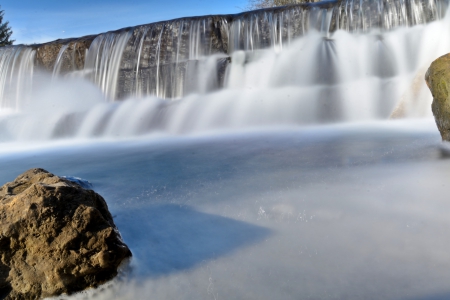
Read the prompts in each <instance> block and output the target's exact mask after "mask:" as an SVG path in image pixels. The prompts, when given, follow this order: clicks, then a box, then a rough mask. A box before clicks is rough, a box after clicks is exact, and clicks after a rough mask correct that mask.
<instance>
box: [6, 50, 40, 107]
mask: <svg viewBox="0 0 450 300" xmlns="http://www.w3.org/2000/svg"><path fill="white" fill-rule="evenodd" d="M34 55H35V52H34V51H33V50H32V49H30V48H27V47H21V46H18V47H2V48H0V113H1V112H2V111H5V110H19V109H21V108H23V105H25V104H26V101H27V99H28V98H29V96H30V94H29V93H30V91H31V89H32V77H33V70H34Z"/></svg>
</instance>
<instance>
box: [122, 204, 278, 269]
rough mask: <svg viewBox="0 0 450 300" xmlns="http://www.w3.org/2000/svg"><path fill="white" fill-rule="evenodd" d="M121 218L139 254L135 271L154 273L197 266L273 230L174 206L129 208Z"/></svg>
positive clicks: (135, 257) (124, 234) (135, 254)
mask: <svg viewBox="0 0 450 300" xmlns="http://www.w3.org/2000/svg"><path fill="white" fill-rule="evenodd" d="M115 222H116V225H117V226H118V227H119V230H120V232H121V233H122V237H123V238H124V240H125V242H126V243H127V244H128V246H129V247H130V248H131V250H132V252H133V262H132V265H133V273H134V274H135V275H140V276H148V277H158V276H163V275H168V274H170V273H173V272H179V271H183V270H187V269H190V268H193V267H195V266H196V265H198V264H200V263H202V262H205V261H206V260H211V259H215V258H218V257H220V256H224V255H227V254H230V253H231V252H233V251H235V250H237V249H238V248H242V247H245V246H249V245H252V244H255V243H257V242H259V241H261V240H263V239H264V238H266V237H268V236H269V235H270V234H271V232H270V230H269V229H266V228H263V227H259V226H255V225H251V224H248V223H245V222H241V221H237V220H233V219H230V218H226V217H222V216H218V215H212V214H207V213H203V212H199V211H196V210H194V209H193V208H191V207H188V206H180V205H174V204H165V205H155V206H151V207H146V208H145V209H140V208H132V209H124V210H123V211H122V212H121V214H120V215H119V216H117V217H116V218H115Z"/></svg>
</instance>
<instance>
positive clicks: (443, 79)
mask: <svg viewBox="0 0 450 300" xmlns="http://www.w3.org/2000/svg"><path fill="white" fill-rule="evenodd" d="M425 81H426V82H427V85H428V87H429V88H430V90H431V94H432V95H433V103H432V104H431V110H432V111H433V115H434V119H435V120H436V125H437V127H438V129H439V132H440V133H441V137H442V140H444V141H450V54H446V55H444V56H441V57H439V58H438V59H436V60H435V61H433V63H432V64H431V65H430V67H429V68H428V71H427V73H426V74H425Z"/></svg>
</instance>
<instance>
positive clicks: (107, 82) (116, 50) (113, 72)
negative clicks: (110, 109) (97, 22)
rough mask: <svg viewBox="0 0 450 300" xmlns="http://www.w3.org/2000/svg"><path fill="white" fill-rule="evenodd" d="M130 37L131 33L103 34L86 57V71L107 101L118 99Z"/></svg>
mask: <svg viewBox="0 0 450 300" xmlns="http://www.w3.org/2000/svg"><path fill="white" fill-rule="evenodd" d="M130 37H131V33H130V32H129V31H123V32H120V33H112V32H110V33H105V34H101V35H99V36H98V37H97V38H95V39H94V41H93V42H92V44H91V46H90V48H89V51H88V53H87V55H86V60H85V64H84V70H85V71H86V72H88V74H89V75H88V77H89V78H90V79H91V80H92V81H93V82H94V83H95V84H96V85H97V86H99V87H100V89H101V90H102V91H103V93H104V95H105V97H106V98H107V99H111V100H115V99H116V95H117V82H118V76H119V68H120V65H121V62H122V53H123V51H124V48H125V47H126V45H127V42H128V40H129V39H130Z"/></svg>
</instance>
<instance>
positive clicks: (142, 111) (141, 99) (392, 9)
mask: <svg viewBox="0 0 450 300" xmlns="http://www.w3.org/2000/svg"><path fill="white" fill-rule="evenodd" d="M446 8H447V1H444V0H420V1H419V0H415V1H404V0H393V1H386V0H384V1H381V0H380V1H368V0H360V1H356V0H346V1H329V2H321V3H318V4H314V5H313V4H307V5H297V6H292V7H282V8H276V9H269V10H259V11H255V12H247V13H243V14H239V15H235V16H208V17H199V18H188V19H177V20H174V21H168V22H160V23H154V24H149V25H142V26H137V27H134V28H128V29H123V30H120V31H117V32H109V33H105V34H101V35H98V36H97V37H95V38H92V40H91V42H88V44H87V45H88V46H86V47H88V48H89V50H88V51H87V54H86V55H85V56H83V53H84V50H80V49H78V48H77V47H79V46H77V45H81V43H77V41H76V40H75V41H74V40H69V41H68V42H67V44H64V45H62V46H60V47H59V48H58V52H57V53H58V54H57V56H55V63H54V64H53V66H52V68H51V69H50V70H52V71H53V72H52V73H53V75H52V76H53V80H48V81H49V82H50V81H52V83H51V84H50V83H49V84H47V83H43V82H45V79H43V78H45V77H46V76H47V75H45V74H40V77H39V78H40V79H39V84H36V83H37V81H36V79H35V77H36V76H34V77H33V70H34V64H37V65H45V62H42V58H39V59H41V62H40V63H38V62H36V61H38V57H36V58H35V52H36V51H35V50H33V49H32V48H29V47H25V46H17V47H6V48H3V49H1V50H0V51H1V52H0V63H1V68H0V72H1V73H0V75H1V77H0V87H1V90H0V92H1V94H0V95H1V98H0V99H1V102H0V103H1V110H3V111H4V110H5V109H16V110H19V111H18V112H17V113H15V114H14V115H13V116H12V115H8V116H2V117H1V120H0V123H1V124H2V125H3V129H2V132H1V134H0V136H1V138H2V139H3V140H11V139H12V140H16V139H21V138H23V139H26V140H28V139H33V138H44V139H49V138H50V139H51V138H56V137H58V138H61V137H92V136H117V135H120V136H130V135H135V134H142V133H150V132H156V131H161V132H166V133H184V132H196V131H204V130H212V129H227V128H240V127H243V126H244V127H252V126H266V125H270V126H273V125H296V124H297V125H298V124H300V125H305V124H317V123H324V122H325V123H328V122H345V121H361V120H373V119H380V118H381V119H383V118H384V119H385V118H388V117H390V116H391V115H393V116H406V117H408V116H409V117H417V116H427V115H429V112H428V111H429V109H428V107H427V106H429V103H430V96H429V93H427V91H426V90H425V89H424V83H423V81H421V80H418V79H417V78H423V73H424V70H425V68H426V67H427V66H428V64H429V63H430V62H431V61H432V60H433V59H434V58H436V57H438V56H439V55H442V54H444V53H446V52H448V51H449V49H450V40H449V38H448V37H447V36H448V34H447V33H448V27H449V26H448V24H449V20H448V17H445V12H446ZM87 40H88V39H87ZM85 41H86V39H85ZM86 49H87V48H86ZM84 57H85V58H84ZM82 58H84V65H82V66H81V68H80V67H77V66H76V65H77V63H78V65H79V64H80V63H79V61H80V60H82ZM68 62H71V63H68ZM64 63H65V64H68V65H70V66H71V67H66V69H64ZM63 69H64V70H63ZM34 73H36V72H34ZM48 77H50V76H48ZM32 78H34V81H35V82H34V84H33V86H32V83H33V82H32V80H31V79H32ZM83 78H84V79H83ZM86 79H87V80H86ZM55 80H56V81H55ZM72 81H76V84H74V85H73V86H74V88H70V86H71V82H72ZM92 84H94V85H95V86H97V87H98V88H99V89H100V90H101V92H102V94H103V96H100V93H98V92H92V93H91V95H89V96H88V95H86V91H93V90H94V89H95V88H94V87H93V86H92ZM55 85H59V86H65V87H67V88H65V90H64V91H62V90H61V93H58V94H57V95H56V99H54V102H56V103H58V107H59V108H58V110H55V109H54V108H52V107H54V105H53V104H48V98H49V97H47V96H45V97H40V98H39V97H36V96H35V95H42V94H44V95H47V94H46V93H45V92H44V91H43V90H46V89H52V90H55ZM23 91H27V95H26V96H25V95H24V94H23ZM31 91H32V92H31ZM81 92H83V93H84V94H83V95H80V93H81ZM67 93H70V97H69V96H67ZM28 95H33V97H32V98H33V99H29V98H30V96H28ZM94 96H95V97H94ZM43 98H45V99H46V100H45V101H46V102H45V103H47V104H46V105H51V106H50V107H47V110H46V109H40V110H39V112H36V111H33V113H32V114H30V110H29V109H27V107H23V103H26V102H30V101H33V102H35V103H34V104H33V105H31V107H34V108H36V107H39V106H40V107H41V108H43V107H44V106H43V105H39V104H37V103H38V102H39V101H41V100H39V99H43ZM62 98H66V99H67V98H70V99H73V98H75V100H73V101H75V102H77V101H79V102H83V103H82V104H80V105H78V104H75V105H67V107H65V106H64V105H65V104H67V101H62V100H61V99H62ZM81 98H83V99H84V100H85V99H90V100H89V101H92V104H88V103H87V102H86V101H81V100H77V99H81ZM94 98H95V99H94ZM104 99H106V100H104ZM169 99H174V100H169ZM119 100H122V101H119ZM123 100H126V101H123ZM111 101H116V102H117V103H108V102H111ZM61 103H64V105H61ZM74 107H76V109H75V108H74ZM49 110H51V114H50V112H49ZM49 114H50V115H51V117H48V116H47V115H49ZM30 129H32V130H31V131H30ZM36 131H42V132H40V133H39V134H38V133H37V132H36Z"/></svg>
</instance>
